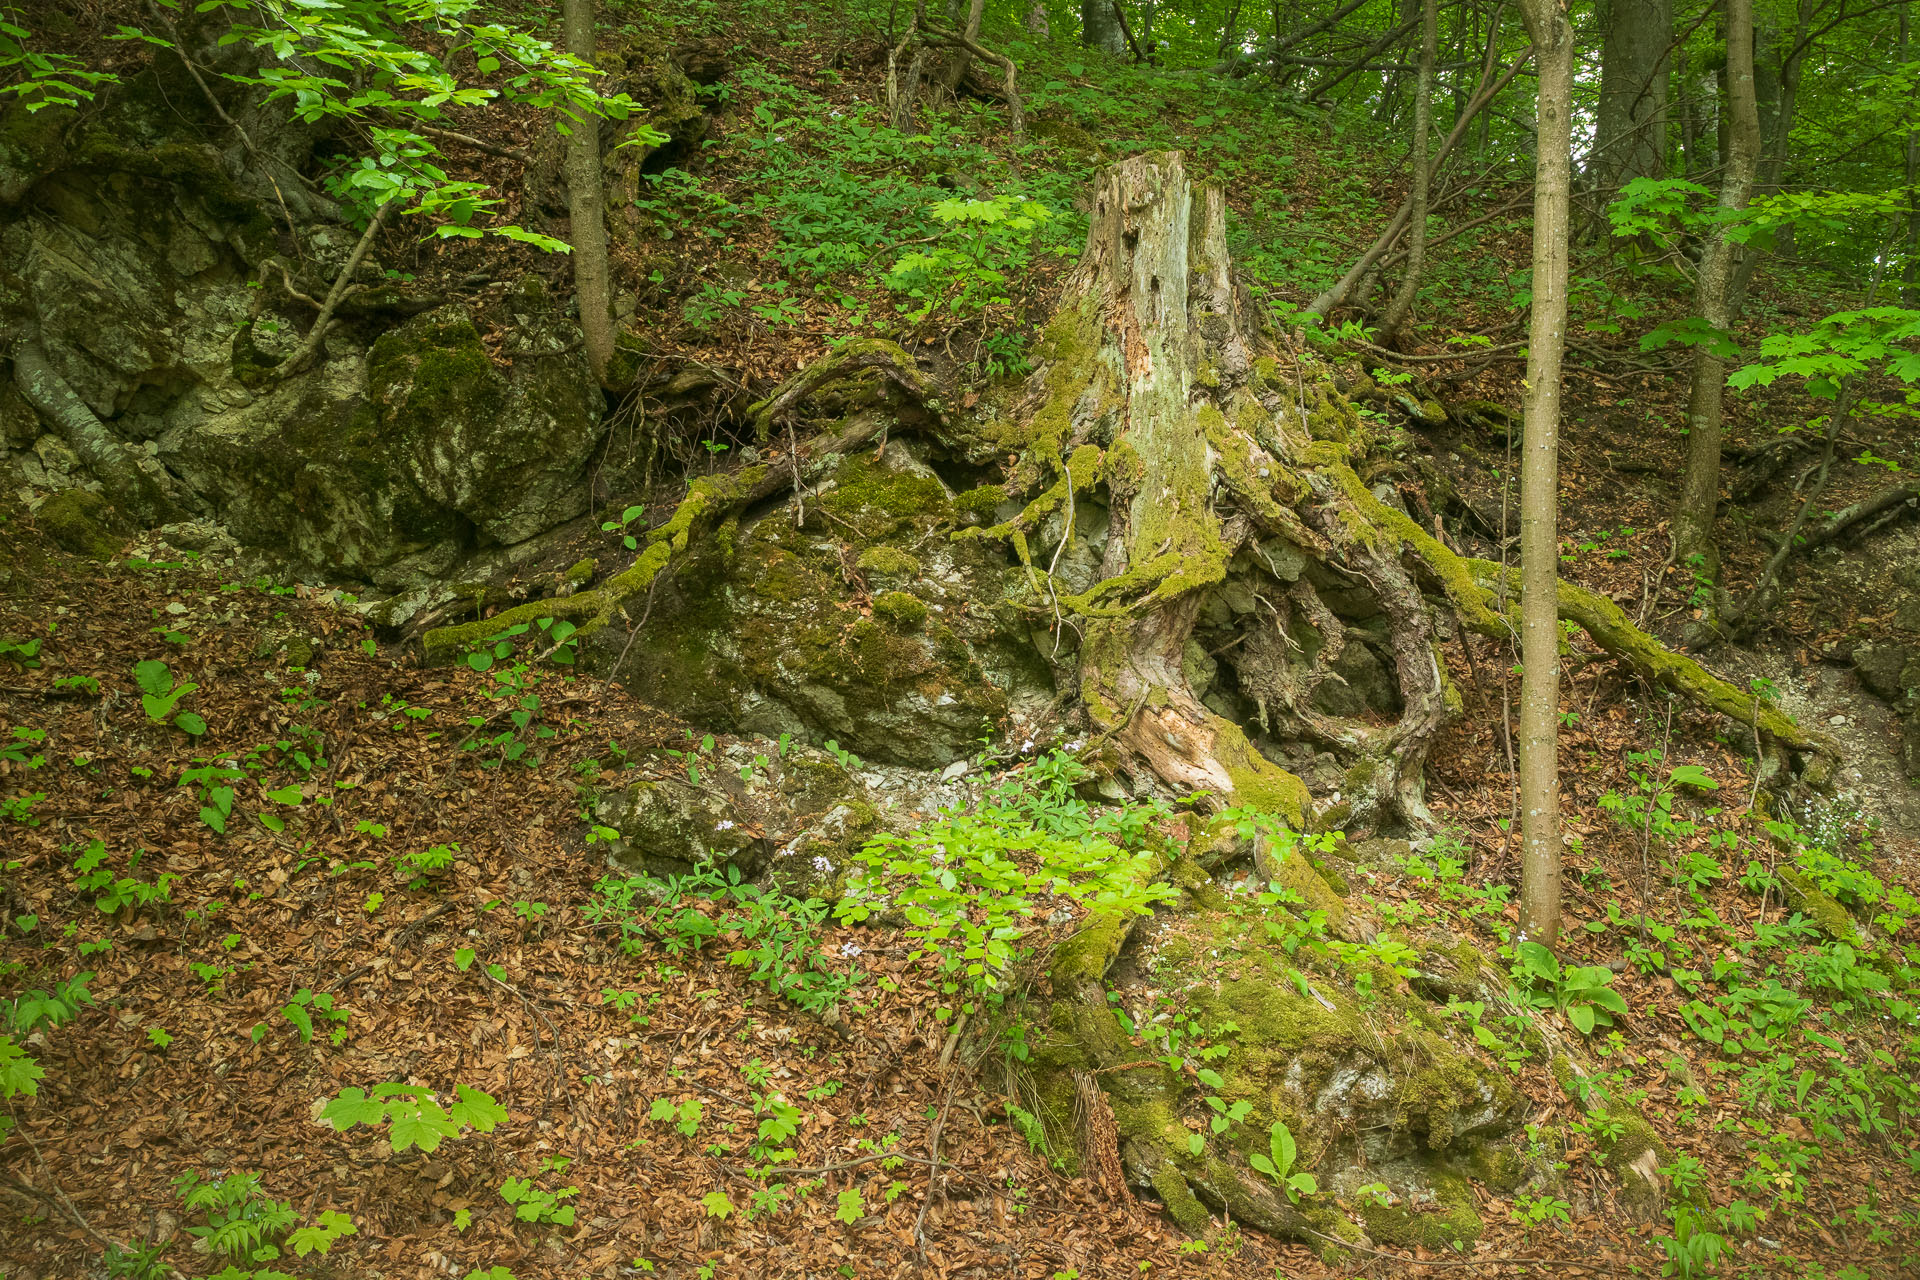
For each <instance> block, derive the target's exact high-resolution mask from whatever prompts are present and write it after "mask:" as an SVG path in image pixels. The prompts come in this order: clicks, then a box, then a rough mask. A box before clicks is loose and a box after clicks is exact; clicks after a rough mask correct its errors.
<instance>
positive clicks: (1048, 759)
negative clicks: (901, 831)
mask: <svg viewBox="0 0 1920 1280" xmlns="http://www.w3.org/2000/svg"><path fill="white" fill-rule="evenodd" d="M1085 775H1086V768H1085V766H1083V765H1081V764H1080V763H1079V762H1078V761H1077V760H1075V759H1074V758H1073V757H1072V756H1071V755H1068V754H1066V753H1065V752H1049V753H1047V754H1045V755H1043V756H1041V757H1040V758H1039V759H1037V760H1035V761H1034V762H1033V763H1032V764H1030V765H1027V766H1025V767H1024V768H1023V769H1021V770H1020V771H1018V772H1017V773H1016V774H1015V775H1014V776H1013V777H1011V778H1009V779H1008V780H1007V781H1006V782H1004V783H1002V784H1001V785H1000V786H999V787H997V788H996V789H995V790H994V791H993V792H992V793H991V794H990V795H989V797H988V798H987V800H986V802H985V803H983V804H982V805H981V806H980V807H979V808H978V809H977V810H975V811H974V812H971V813H956V812H953V811H951V810H948V811H943V812H942V813H941V815H940V816H939V817H938V818H937V819H935V820H934V821H933V822H930V823H928V824H926V825H925V826H923V827H921V828H919V829H918V830H916V831H913V832H911V833H909V834H907V835H895V834H893V833H890V832H889V833H885V834H882V835H879V836H876V837H874V838H873V839H872V840H871V841H869V842H868V844H867V845H866V847H865V848H864V849H863V850H862V851H861V852H860V855H859V857H858V859H857V861H858V864H859V870H858V871H857V872H856V873H855V875H854V876H853V878H852V879H851V880H850V882H849V883H848V885H847V891H846V894H845V895H844V896H843V897H842V899H841V900H840V903H839V905H838V906H837V907H836V908H835V911H836V914H837V915H838V916H839V918H840V919H842V920H845V921H848V922H851V923H858V922H860V921H863V920H866V919H868V918H870V917H871V916H872V915H873V914H874V913H875V912H876V911H878V910H881V909H883V908H884V907H886V906H893V907H896V908H897V909H898V910H899V911H900V913H901V914H902V915H903V916H904V917H905V919H906V922H907V936H908V937H910V938H912V939H914V941H915V942H916V943H917V944H918V945H917V948H916V949H915V951H914V952H913V954H912V958H913V959H916V960H920V959H924V960H928V961H931V963H932V966H933V969H934V971H935V978H934V985H935V990H936V992H937V993H938V994H939V996H940V997H941V1010H940V1014H941V1016H942V1017H951V1016H952V1015H953V1014H954V1013H956V1012H959V1013H970V1012H972V1011H973V1010H974V1009H975V1008H976V1007H977V1003H978V1002H979V1001H981V1000H985V1001H988V1002H989V1003H993V1004H998V1003H999V1002H1000V1000H1001V999H1002V997H1003V995H1004V992H1005V987H1006V983H1007V980H1008V977H1009V976H1010V974H1011V972H1012V970H1013V968H1014V966H1015V963H1016V962H1017V961H1018V959H1019V958H1020V956H1021V955H1022V954H1023V945H1022V944H1023V942H1024V940H1025V939H1026V937H1027V935H1028V933H1029V932H1030V931H1031V929H1032V928H1033V924H1032V920H1033V918H1034V917H1035V916H1036V915H1039V914H1043V908H1044V909H1045V910H1046V911H1051V910H1053V909H1055V908H1057V907H1060V906H1064V905H1067V904H1069V903H1071V904H1076V905H1078V906H1080V907H1083V908H1084V909H1085V910H1086V911H1087V912H1088V913H1089V914H1091V915H1094V916H1100V915H1107V914H1115V915H1132V914H1145V913H1146V912H1148V911H1149V910H1151V909H1152V906H1153V904H1154V903H1155V902H1159V901H1162V900H1164V899H1166V898H1169V897H1171V896H1173V894H1174V890H1173V887H1172V886H1171V885H1168V884H1166V883H1164V882H1158V881H1153V880H1152V878H1151V872H1152V870H1153V868H1154V866H1155V861H1154V859H1153V857H1152V855H1151V854H1149V853H1148V852H1147V851H1146V850H1145V848H1144V845H1145V837H1146V834H1147V831H1148V829H1149V826H1150V824H1151V822H1152V821H1153V820H1154V819H1155V818H1156V817H1159V816H1163V815H1164V813H1165V809H1164V808H1163V807H1162V806H1156V805H1130V806H1122V807H1117V808H1105V809H1101V808H1096V807H1094V806H1092V805H1089V804H1087V803H1086V802H1084V801H1082V800H1080V799H1079V797H1078V796H1077V795H1075V793H1074V789H1073V788H1074V784H1075V783H1077V782H1078V781H1079V780H1080V779H1081V778H1082V777H1084V776H1085Z"/></svg>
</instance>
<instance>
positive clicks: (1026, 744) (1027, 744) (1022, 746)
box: [1020, 738, 1033, 751]
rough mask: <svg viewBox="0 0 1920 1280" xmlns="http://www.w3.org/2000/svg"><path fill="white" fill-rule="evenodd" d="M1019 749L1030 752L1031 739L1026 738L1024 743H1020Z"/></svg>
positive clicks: (1031, 746) (1031, 748)
mask: <svg viewBox="0 0 1920 1280" xmlns="http://www.w3.org/2000/svg"><path fill="white" fill-rule="evenodd" d="M1020 749H1021V750H1022V751H1031V750H1033V739H1032V738H1028V739H1027V740H1026V741H1025V742H1023V743H1021V744H1020Z"/></svg>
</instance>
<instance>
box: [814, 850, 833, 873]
mask: <svg viewBox="0 0 1920 1280" xmlns="http://www.w3.org/2000/svg"><path fill="white" fill-rule="evenodd" d="M813 869H814V870H815V871H818V872H820V873H821V874H822V875H825V874H826V873H828V872H830V871H832V870H833V864H832V863H831V862H828V861H827V860H826V859H825V858H823V857H821V856H820V855H819V854H817V853H816V854H814V855H813Z"/></svg>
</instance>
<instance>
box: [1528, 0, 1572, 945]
mask: <svg viewBox="0 0 1920 1280" xmlns="http://www.w3.org/2000/svg"><path fill="white" fill-rule="evenodd" d="M1520 12H1521V15H1522V17H1524V18H1525V20H1526V24H1527V33H1528V34H1529V35H1530V36H1532V38H1533V56H1534V66H1535V68H1536V69H1537V70H1538V71H1539V74H1540V80H1539V85H1540V97H1539V109H1538V113H1537V115H1538V122H1539V123H1538V132H1537V135H1536V147H1537V157H1538V158H1537V161H1536V164H1535V168H1534V179H1533V315H1532V318H1531V322H1530V326H1529V329H1528V334H1527V397H1526V419H1525V425H1524V427H1523V428H1522V431H1521V442H1522V446H1523V450H1522V454H1521V462H1520V578H1521V586H1520V665H1521V674H1520V929H1521V932H1522V933H1523V934H1525V935H1526V936H1527V937H1528V938H1531V939H1532V940H1534V941H1536V942H1539V943H1540V944H1542V945H1543V946H1547V947H1552V946H1554V945H1555V944H1556V943H1557V942H1558V940H1559V937H1560V769H1559V754H1558V753H1559V729H1560V627H1559V615H1558V613H1557V609H1558V604H1557V596H1556V593H1557V591H1558V585H1559V584H1558V572H1559V550H1560V548H1559V510H1560V501H1559V498H1560V492H1559V486H1560V463H1559V445H1560V356H1561V352H1562V349H1563V347H1564V346H1565V343H1566V336H1567V335H1566V328H1567V233H1568V217H1569V205H1570V203H1571V197H1572V187H1573V172H1572V170H1573V156H1572V147H1573V132H1572V129H1573V27H1572V25H1571V24H1570V23H1569V22H1568V20H1567V14H1566V10H1565V9H1564V8H1562V7H1561V5H1560V4H1559V3H1558V0H1521V4H1520Z"/></svg>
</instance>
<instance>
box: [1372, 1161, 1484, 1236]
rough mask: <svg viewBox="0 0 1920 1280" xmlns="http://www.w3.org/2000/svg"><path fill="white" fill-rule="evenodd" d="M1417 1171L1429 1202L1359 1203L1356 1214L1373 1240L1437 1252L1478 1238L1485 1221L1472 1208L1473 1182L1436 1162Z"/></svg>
mask: <svg viewBox="0 0 1920 1280" xmlns="http://www.w3.org/2000/svg"><path fill="white" fill-rule="evenodd" d="M1421 1174H1422V1177H1423V1178H1424V1179H1425V1181H1426V1182H1427V1184H1428V1185H1429V1186H1431V1187H1432V1188H1433V1200H1432V1202H1431V1203H1428V1204H1418V1205H1416V1204H1412V1203H1409V1202H1408V1201H1407V1200H1404V1199H1403V1200H1401V1201H1400V1202H1399V1203H1397V1204H1394V1205H1382V1204H1380V1203H1378V1202H1377V1201H1374V1200H1373V1199H1371V1198H1368V1199H1367V1200H1365V1202H1364V1203H1363V1204H1362V1205H1361V1209H1360V1216H1361V1218H1362V1220H1363V1221H1364V1222H1365V1223H1366V1225H1367V1235H1369V1236H1370V1237H1372V1238H1373V1241H1374V1243H1375V1244H1384V1245H1397V1246H1400V1247H1402V1248H1421V1249H1427V1250H1429V1251H1432V1252H1436V1253H1438V1252H1442V1251H1446V1250H1450V1249H1451V1248H1452V1247H1453V1246H1454V1245H1455V1244H1456V1243H1458V1244H1472V1243H1473V1242H1474V1241H1475V1240H1477V1239H1479V1238H1480V1232H1481V1231H1482V1230H1483V1229H1484V1226H1485V1224H1484V1223H1482V1222H1481V1220H1480V1214H1479V1212H1478V1211H1477V1210H1476V1209H1475V1207H1474V1198H1473V1185H1472V1184H1471V1183H1469V1182H1468V1181H1467V1179H1465V1178H1464V1177H1462V1176H1460V1175H1459V1174H1458V1173H1455V1172H1454V1171H1453V1170H1451V1169H1447V1168H1444V1167H1442V1166H1439V1165H1437V1164H1429V1165H1427V1166H1425V1167H1424V1168H1423V1169H1422V1170H1421Z"/></svg>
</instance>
